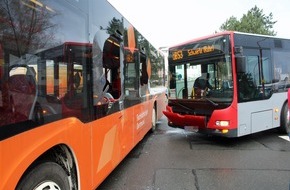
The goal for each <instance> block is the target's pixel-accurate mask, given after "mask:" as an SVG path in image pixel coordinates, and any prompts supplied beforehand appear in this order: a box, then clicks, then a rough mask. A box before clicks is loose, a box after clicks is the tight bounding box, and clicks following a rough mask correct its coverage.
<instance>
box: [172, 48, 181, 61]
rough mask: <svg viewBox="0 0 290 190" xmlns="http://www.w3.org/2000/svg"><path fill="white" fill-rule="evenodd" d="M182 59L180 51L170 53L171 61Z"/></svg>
mask: <svg viewBox="0 0 290 190" xmlns="http://www.w3.org/2000/svg"><path fill="white" fill-rule="evenodd" d="M182 58H183V54H182V51H181V50H179V51H174V52H173V53H172V59H173V60H179V59H182Z"/></svg>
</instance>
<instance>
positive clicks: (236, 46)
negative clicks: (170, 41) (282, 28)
mask: <svg viewBox="0 0 290 190" xmlns="http://www.w3.org/2000/svg"><path fill="white" fill-rule="evenodd" d="M277 44H278V45H279V44H281V46H282V47H278V46H277ZM289 44H290V40H286V39H279V38H274V37H272V36H263V35H255V34H246V33H238V32H222V33H219V34H214V35H211V36H206V37H204V38H199V39H197V40H193V41H190V42H186V43H183V44H180V45H177V46H174V47H171V48H169V57H168V65H169V68H168V69H169V81H170V82H169V102H168V106H167V110H166V111H164V114H165V115H166V117H167V118H168V124H169V126H172V127H179V128H183V129H190V130H195V131H196V130H197V131H198V132H201V133H205V134H213V135H221V136H226V137H239V136H244V135H248V134H252V133H255V132H259V131H264V130H267V129H271V128H277V127H279V129H280V130H281V131H283V132H287V131H288V130H289V129H288V128H289V127H288V123H289V121H288V120H289V119H288V117H287V111H286V110H288V106H287V103H286V102H287V96H286V91H287V89H288V87H289V86H288V78H289V73H290V67H289V66H288V65H290V62H289V59H287V56H288V57H289V56H290V50H289V49H290V47H289ZM281 55H282V56H283V57H284V58H282V57H281ZM282 60H283V61H282ZM285 61H286V62H285ZM287 61H288V62H287ZM278 62H279V63H278Z"/></svg>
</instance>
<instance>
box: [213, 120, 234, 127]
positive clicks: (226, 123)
mask: <svg viewBox="0 0 290 190" xmlns="http://www.w3.org/2000/svg"><path fill="white" fill-rule="evenodd" d="M215 124H216V125H217V126H219V127H228V126H230V122H229V121H216V122H215Z"/></svg>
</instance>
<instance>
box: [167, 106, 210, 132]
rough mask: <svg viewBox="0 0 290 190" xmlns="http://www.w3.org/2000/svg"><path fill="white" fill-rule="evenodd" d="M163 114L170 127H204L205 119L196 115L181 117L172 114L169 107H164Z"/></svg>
mask: <svg viewBox="0 0 290 190" xmlns="http://www.w3.org/2000/svg"><path fill="white" fill-rule="evenodd" d="M163 114H164V115H165V116H166V117H167V119H168V125H169V126H171V127H178V128H184V127H186V126H192V127H197V128H205V127H206V118H205V117H204V116H196V115H181V114H178V113H174V112H173V111H172V108H171V107H170V106H167V107H166V111H163Z"/></svg>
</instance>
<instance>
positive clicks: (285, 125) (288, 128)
mask: <svg viewBox="0 0 290 190" xmlns="http://www.w3.org/2000/svg"><path fill="white" fill-rule="evenodd" d="M289 116H290V115H289V110H288V105H287V104H285V105H284V106H283V109H282V112H281V126H280V128H279V129H280V132H282V133H290V121H289Z"/></svg>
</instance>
